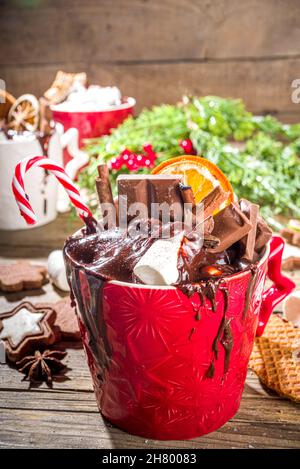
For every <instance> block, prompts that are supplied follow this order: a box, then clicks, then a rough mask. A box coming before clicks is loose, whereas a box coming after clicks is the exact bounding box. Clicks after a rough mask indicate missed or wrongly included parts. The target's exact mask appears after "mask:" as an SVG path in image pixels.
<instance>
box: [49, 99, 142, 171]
mask: <svg viewBox="0 0 300 469" xmlns="http://www.w3.org/2000/svg"><path fill="white" fill-rule="evenodd" d="M135 103H136V101H135V99H134V98H131V97H128V98H127V97H123V100H122V103H121V104H120V105H119V106H114V107H113V108H110V109H107V110H102V111H89V112H86V111H80V112H73V111H70V112H66V111H60V110H59V104H58V105H55V106H52V107H51V110H52V114H53V119H54V121H55V122H59V123H60V124H62V125H63V127H64V131H67V130H69V129H71V128H75V129H77V130H78V134H79V147H82V146H83V145H84V142H83V140H84V139H88V138H96V137H101V136H102V135H107V134H109V133H110V131H111V129H113V128H115V127H118V125H120V124H121V123H122V122H123V121H124V120H125V119H126V118H127V117H128V116H130V115H133V111H134V106H135ZM70 159H71V156H70V155H69V154H68V151H65V152H64V166H66V165H67V163H68V162H69V161H70Z"/></svg>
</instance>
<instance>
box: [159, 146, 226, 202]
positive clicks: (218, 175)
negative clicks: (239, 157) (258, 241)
mask: <svg viewBox="0 0 300 469" xmlns="http://www.w3.org/2000/svg"><path fill="white" fill-rule="evenodd" d="M152 174H169V175H171V174H181V175H183V180H184V184H187V185H189V186H191V188H192V190H193V193H194V197H195V201H196V203H197V204H198V203H199V202H201V200H202V199H203V198H204V197H205V196H206V195H208V194H209V193H210V192H211V191H212V190H213V189H214V187H216V186H217V185H220V186H221V187H222V189H223V190H224V191H225V192H227V193H228V200H227V201H226V203H225V204H224V206H225V205H228V204H230V202H232V201H233V198H234V194H233V189H232V187H231V184H230V182H229V181H228V179H227V177H226V176H225V174H223V173H222V171H221V170H220V169H219V168H218V167H217V166H216V165H215V164H213V163H211V161H209V160H206V159H205V158H202V157H200V156H193V155H184V156H177V157H175V158H171V159H169V160H167V161H164V162H163V163H161V164H159V165H158V166H156V168H154V169H153V171H152Z"/></svg>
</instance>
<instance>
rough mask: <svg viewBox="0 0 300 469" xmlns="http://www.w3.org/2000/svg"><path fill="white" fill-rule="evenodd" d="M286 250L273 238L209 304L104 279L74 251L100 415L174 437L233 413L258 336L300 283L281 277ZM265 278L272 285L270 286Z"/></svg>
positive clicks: (71, 272) (137, 430)
mask: <svg viewBox="0 0 300 469" xmlns="http://www.w3.org/2000/svg"><path fill="white" fill-rule="evenodd" d="M283 247H284V242H283V240H282V239H281V238H280V237H278V236H274V237H273V238H272V240H271V241H270V243H268V245H267V246H266V252H265V255H264V256H263V258H262V259H261V260H260V262H259V264H258V268H257V269H256V271H255V273H253V272H252V273H251V272H249V271H245V272H240V273H237V274H233V275H231V276H228V277H225V279H224V283H222V288H221V287H220V288H219V289H218V290H217V292H216V295H215V304H213V303H212V302H211V301H209V300H208V299H207V298H206V299H205V301H204V304H203V305H202V303H201V299H200V297H199V295H198V294H197V293H195V294H194V295H193V296H192V297H191V298H188V297H187V296H186V295H185V294H183V293H182V292H181V291H180V290H179V289H176V288H174V287H155V286H146V285H136V284H129V283H124V282H118V281H111V282H102V281H101V279H99V278H97V277H95V276H94V275H91V274H88V273H87V272H86V271H85V270H84V269H82V268H80V267H79V266H78V265H77V266H76V265H73V264H72V263H71V261H70V259H68V258H67V256H66V258H65V261H66V266H67V272H68V277H69V280H70V282H71V285H72V292H73V294H74V296H75V299H76V303H77V312H78V315H79V324H80V329H81V334H82V339H83V344H84V347H85V351H86V354H87V358H88V364H89V367H90V371H91V374H92V378H93V383H94V390H95V394H96V399H97V403H98V406H99V409H100V411H101V413H102V415H103V416H104V417H105V418H107V419H108V420H109V421H110V422H111V423H113V424H115V425H116V426H118V427H119V428H121V429H122V430H126V431H127V432H129V433H133V434H136V435H140V436H142V437H144V438H155V439H166V440H174V439H189V438H194V437H198V436H201V435H204V434H206V433H209V432H212V431H214V430H217V429H218V428H219V427H221V426H222V425H223V424H225V423H226V422H227V421H228V420H229V419H230V418H232V417H233V416H234V415H235V413H236V412H237V410H238V408H239V405H240V401H241V397H242V392H243V388H244V383H245V379H246V374H247V367H248V361H249V358H250V354H251V351H252V347H253V343H254V338H255V335H261V334H262V333H263V330H264V328H265V326H266V324H267V321H268V319H269V316H270V314H271V312H272V310H273V308H274V307H275V306H276V305H277V303H278V302H279V301H281V300H282V299H283V298H284V297H285V296H287V295H288V294H289V293H290V292H291V290H292V289H293V288H294V287H295V285H294V283H293V282H292V281H291V280H289V279H288V278H286V277H284V276H282V274H281V256H282V251H283ZM266 275H268V277H269V278H270V279H271V280H272V281H273V284H272V286H271V287H270V288H269V289H267V290H266V291H264V286H265V278H266ZM224 288H225V289H226V290H227V291H228V297H227V296H226V295H225V294H224ZM226 303H227V307H226ZM221 332H222V333H221Z"/></svg>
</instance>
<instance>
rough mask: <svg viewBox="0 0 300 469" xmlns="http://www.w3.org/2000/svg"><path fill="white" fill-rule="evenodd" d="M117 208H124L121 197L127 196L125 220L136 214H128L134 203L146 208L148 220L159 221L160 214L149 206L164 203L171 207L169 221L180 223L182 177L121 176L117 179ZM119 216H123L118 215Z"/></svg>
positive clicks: (181, 214) (181, 212)
mask: <svg viewBox="0 0 300 469" xmlns="http://www.w3.org/2000/svg"><path fill="white" fill-rule="evenodd" d="M117 182H118V197H119V207H120V210H121V211H122V208H123V206H124V201H123V200H122V199H123V196H127V220H128V221H130V219H132V218H134V217H135V216H136V214H134V213H130V214H129V213H128V210H129V208H130V206H131V205H132V204H134V203H136V202H139V203H142V204H144V205H145V206H146V210H147V216H148V218H151V216H152V217H153V218H158V219H161V217H162V213H157V207H155V206H152V205H151V204H153V203H155V204H163V203H166V204H168V205H169V206H171V205H172V207H171V213H170V215H171V216H170V220H171V221H181V220H182V217H183V200H182V197H181V192H180V189H179V183H181V182H182V176H176V175H175V176H165V175H121V176H119V177H118V179H117ZM119 216H121V217H122V216H123V215H122V214H119Z"/></svg>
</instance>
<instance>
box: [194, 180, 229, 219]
mask: <svg viewBox="0 0 300 469" xmlns="http://www.w3.org/2000/svg"><path fill="white" fill-rule="evenodd" d="M227 199H228V193H227V192H225V191H224V190H223V189H222V187H221V186H216V187H215V188H214V189H213V190H212V191H211V192H210V193H209V194H207V196H206V197H204V199H202V200H201V202H200V203H201V204H203V211H204V218H207V217H209V216H210V215H213V213H214V212H215V210H216V209H217V208H219V207H220V206H221V205H222V203H223V202H225V200H227Z"/></svg>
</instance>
